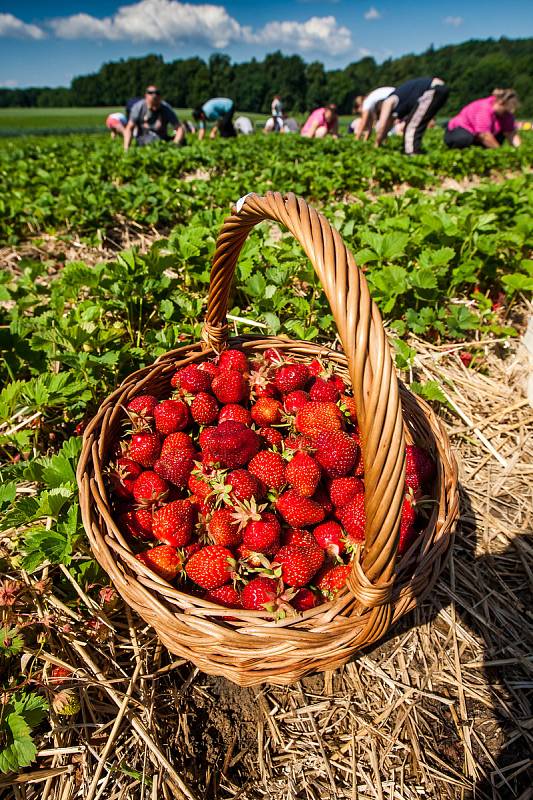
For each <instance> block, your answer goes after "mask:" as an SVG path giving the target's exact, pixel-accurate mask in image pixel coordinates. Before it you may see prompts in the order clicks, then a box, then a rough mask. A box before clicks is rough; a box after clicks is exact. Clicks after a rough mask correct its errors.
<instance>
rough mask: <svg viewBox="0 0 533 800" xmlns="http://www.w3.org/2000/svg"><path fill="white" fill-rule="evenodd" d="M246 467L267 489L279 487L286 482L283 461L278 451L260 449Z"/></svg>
mask: <svg viewBox="0 0 533 800" xmlns="http://www.w3.org/2000/svg"><path fill="white" fill-rule="evenodd" d="M248 469H249V471H250V472H251V473H252V475H255V477H256V478H259V480H260V481H262V482H263V483H264V484H265V486H268V488H269V489H281V487H282V486H283V485H284V484H285V483H286V479H285V461H284V460H283V459H282V457H281V456H280V454H279V453H274V452H273V451H272V450H261V451H260V452H259V453H257V455H255V456H254V457H253V458H252V460H251V461H250V463H249V464H248Z"/></svg>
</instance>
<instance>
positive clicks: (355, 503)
mask: <svg viewBox="0 0 533 800" xmlns="http://www.w3.org/2000/svg"><path fill="white" fill-rule="evenodd" d="M337 516H338V518H339V519H340V521H341V522H342V524H343V527H344V529H345V530H346V533H347V534H348V538H349V539H350V540H351V541H352V542H364V540H365V523H366V513H365V496H364V494H357V495H355V497H353V498H352V499H351V500H350V501H349V502H348V503H346V505H344V506H341V507H340V508H338V509H337Z"/></svg>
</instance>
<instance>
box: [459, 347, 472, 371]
mask: <svg viewBox="0 0 533 800" xmlns="http://www.w3.org/2000/svg"><path fill="white" fill-rule="evenodd" d="M459 358H460V359H461V361H462V362H463V364H464V365H465V367H467V368H468V367H469V366H470V364H471V363H472V359H473V358H474V356H473V355H472V353H469V352H468V351H467V350H461V352H460V353H459Z"/></svg>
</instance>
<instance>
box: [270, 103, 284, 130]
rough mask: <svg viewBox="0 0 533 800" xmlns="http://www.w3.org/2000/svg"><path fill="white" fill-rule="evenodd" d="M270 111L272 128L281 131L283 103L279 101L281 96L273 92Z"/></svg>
mask: <svg viewBox="0 0 533 800" xmlns="http://www.w3.org/2000/svg"><path fill="white" fill-rule="evenodd" d="M270 111H271V114H272V119H273V120H274V130H275V131H281V128H282V124H283V103H282V102H281V97H280V95H279V94H275V95H274V97H273V98H272V103H271V105H270Z"/></svg>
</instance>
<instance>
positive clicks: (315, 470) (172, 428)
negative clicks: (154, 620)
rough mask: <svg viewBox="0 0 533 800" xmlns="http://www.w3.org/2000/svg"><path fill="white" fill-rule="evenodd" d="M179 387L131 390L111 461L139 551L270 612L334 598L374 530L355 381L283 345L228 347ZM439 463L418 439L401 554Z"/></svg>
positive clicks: (216, 593)
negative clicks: (297, 357)
mask: <svg viewBox="0 0 533 800" xmlns="http://www.w3.org/2000/svg"><path fill="white" fill-rule="evenodd" d="M171 385H172V388H173V390H174V392H173V395H172V397H171V398H170V399H167V400H160V399H158V398H157V397H154V396H152V395H149V394H141V395H138V396H136V397H134V398H133V399H132V400H130V401H129V403H128V404H127V406H126V411H127V415H128V420H127V422H128V427H129V432H128V434H126V435H125V437H124V438H123V439H122V440H121V441H120V442H117V443H116V446H115V461H114V463H113V464H111V465H110V467H109V471H108V478H109V483H110V488H111V494H112V497H113V503H114V508H115V511H116V518H117V520H118V525H119V526H120V528H121V529H122V531H123V532H124V534H125V535H127V536H129V537H131V538H132V539H134V540H135V541H136V543H139V544H143V545H144V546H143V549H142V550H141V552H139V553H138V554H137V556H136V557H137V558H138V559H139V561H141V562H142V563H143V564H144V565H145V566H147V567H148V568H150V569H151V570H153V571H154V572H155V573H157V574H158V575H159V576H161V577H162V578H164V579H166V580H167V581H175V582H176V585H177V586H178V587H179V589H180V590H181V591H184V592H187V593H189V594H191V595H195V596H198V597H202V598H203V599H205V600H208V601H210V602H212V603H216V604H218V605H220V606H223V607H227V608H244V609H250V610H261V611H263V612H264V614H265V616H270V617H273V616H274V617H278V616H281V615H284V614H286V613H288V612H289V613H297V612H302V611H305V610H307V609H310V608H313V607H315V606H317V605H319V604H320V603H323V602H325V601H327V600H330V599H332V598H333V597H334V596H335V593H336V592H338V591H339V590H340V589H341V588H342V587H343V586H344V585H345V583H346V579H347V577H348V574H349V572H350V569H351V563H350V561H351V558H352V557H353V554H354V551H355V550H356V548H357V547H360V546H362V545H363V543H364V530H365V506H364V473H363V461H362V457H361V446H360V439H359V432H358V427H357V409H356V407H355V402H354V399H353V397H352V396H351V395H350V394H349V392H348V390H347V387H346V385H345V383H344V381H343V380H342V378H340V377H339V376H338V375H336V374H335V373H334V372H333V371H332V370H330V369H328V368H327V366H326V365H325V364H324V363H323V362H322V361H320V360H318V359H314V360H312V361H311V362H310V363H302V362H299V361H294V360H291V359H290V358H284V357H283V356H282V355H281V354H280V352H278V351H277V350H275V349H272V348H271V349H267V350H265V351H264V353H263V354H262V355H261V356H258V355H257V354H254V356H253V361H249V360H248V358H247V356H246V354H245V353H244V352H242V351H240V350H225V351H224V352H222V353H221V354H220V356H218V358H217V359H216V360H215V361H204V362H203V363H201V364H198V365H197V364H190V365H188V366H186V367H183V368H181V369H179V370H178V371H177V372H176V373H175V374H174V376H173V377H172V380H171ZM434 472H435V465H434V463H433V461H432V460H431V458H430V457H429V455H428V454H427V453H426V451H424V450H422V449H420V448H417V447H415V446H409V447H408V448H407V479H406V494H405V500H404V504H403V511H402V522H401V538H400V546H399V552H400V553H403V552H404V551H405V549H406V548H407V547H408V546H409V545H410V543H411V542H412V540H413V538H414V537H415V536H416V535H417V531H418V530H420V527H421V524H422V520H421V518H420V517H421V514H420V513H419V512H418V509H417V506H416V503H417V500H420V498H421V497H422V496H423V494H424V493H425V492H426V491H427V490H428V488H429V486H428V484H429V482H430V481H431V479H432V477H433V475H434ZM146 543H149V544H150V547H148V548H146V546H145V544H146ZM136 549H138V548H136Z"/></svg>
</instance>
